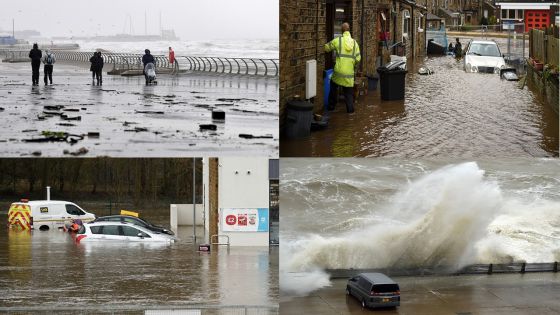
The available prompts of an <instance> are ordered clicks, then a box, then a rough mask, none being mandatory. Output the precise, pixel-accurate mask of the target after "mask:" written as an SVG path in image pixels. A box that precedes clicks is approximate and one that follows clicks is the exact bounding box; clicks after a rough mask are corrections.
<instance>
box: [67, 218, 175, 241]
mask: <svg viewBox="0 0 560 315" xmlns="http://www.w3.org/2000/svg"><path fill="white" fill-rule="evenodd" d="M176 240H177V238H175V237H174V236H172V235H169V234H166V233H158V232H154V231H150V230H148V229H146V228H143V227H141V226H137V225H134V224H130V223H126V222H93V223H84V225H83V226H82V227H81V228H80V230H79V231H78V233H77V234H76V241H77V242H89V241H121V242H175V241H176Z"/></svg>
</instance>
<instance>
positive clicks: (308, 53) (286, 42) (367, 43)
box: [280, 0, 426, 125]
mask: <svg viewBox="0 0 560 315" xmlns="http://www.w3.org/2000/svg"><path fill="white" fill-rule="evenodd" d="M349 2H350V3H351V9H352V20H351V21H348V22H350V24H351V30H350V32H351V34H352V37H353V38H354V39H355V40H356V41H357V42H358V44H359V45H360V50H361V55H362V56H361V57H362V61H361V65H360V67H359V68H358V70H359V72H360V73H359V74H361V75H373V74H375V72H376V69H377V66H378V65H379V64H378V63H377V59H378V58H377V57H378V55H379V48H380V47H379V32H380V31H381V30H380V29H379V28H378V21H377V20H378V18H379V10H381V9H388V12H390V10H389V9H390V8H391V7H392V5H393V1H392V0H351V1H349ZM396 5H397V25H396V26H397V32H396V34H395V28H394V24H393V18H392V16H391V14H390V13H389V14H388V15H389V16H387V18H388V19H389V21H390V26H389V30H388V31H389V32H390V33H391V38H394V39H396V40H397V42H398V41H401V39H402V23H401V18H402V17H401V13H402V12H401V10H400V9H399V7H401V6H403V4H402V3H400V2H396ZM407 7H409V11H410V12H411V15H413V16H414V17H417V16H419V13H420V12H421V10H420V9H419V8H415V9H414V10H411V9H410V8H411V5H409V4H407ZM326 10H327V4H326V0H319V1H317V0H299V1H298V0H282V1H280V124H281V125H283V124H284V119H285V108H286V105H287V103H288V101H290V100H292V99H294V98H296V97H297V96H299V98H300V99H303V98H304V97H305V62H306V61H307V60H313V59H315V60H317V96H316V97H315V98H314V99H313V100H312V101H313V104H314V110H315V112H320V111H322V108H323V107H324V104H323V99H324V95H323V84H324V80H323V72H324V70H325V69H324V65H325V54H324V45H325V43H327V42H328V41H330V40H332V38H326V25H327V24H326V22H327V21H326V15H327V14H326ZM423 12H424V15H425V13H426V12H425V10H423ZM412 20H413V21H412V23H411V31H412V32H415V35H414V42H415V44H414V43H413V42H412V41H411V40H409V41H408V43H407V49H406V52H407V55H408V56H409V57H411V56H412V55H415V56H421V55H424V52H425V42H426V41H425V33H424V32H423V33H419V35H418V34H417V29H418V22H417V20H416V19H414V18H413V19H412ZM423 21H425V17H424V19H423ZM423 24H425V22H423ZM422 28H425V26H424V25H422ZM413 48H414V51H413ZM392 53H393V51H387V50H386V49H384V50H383V51H382V54H383V56H382V60H381V61H380V64H384V63H386V62H387V61H389V55H390V54H392Z"/></svg>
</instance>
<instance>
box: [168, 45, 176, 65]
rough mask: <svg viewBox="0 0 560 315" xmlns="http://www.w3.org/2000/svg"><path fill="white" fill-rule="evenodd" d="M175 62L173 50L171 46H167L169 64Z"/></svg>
mask: <svg viewBox="0 0 560 315" xmlns="http://www.w3.org/2000/svg"><path fill="white" fill-rule="evenodd" d="M174 62H175V51H174V50H173V48H171V46H170V47H169V63H170V64H171V65H173V63H174Z"/></svg>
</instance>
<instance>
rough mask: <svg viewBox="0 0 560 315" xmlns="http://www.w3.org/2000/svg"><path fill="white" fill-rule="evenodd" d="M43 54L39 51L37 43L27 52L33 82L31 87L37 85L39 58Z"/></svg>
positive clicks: (39, 66)
mask: <svg viewBox="0 0 560 315" xmlns="http://www.w3.org/2000/svg"><path fill="white" fill-rule="evenodd" d="M42 57H43V53H42V52H41V50H39V45H37V43H35V44H33V49H31V51H29V58H30V59H31V70H32V76H31V79H32V80H33V85H34V86H35V85H39V69H40V68H41V58H42Z"/></svg>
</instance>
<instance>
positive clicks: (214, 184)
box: [208, 158, 220, 236]
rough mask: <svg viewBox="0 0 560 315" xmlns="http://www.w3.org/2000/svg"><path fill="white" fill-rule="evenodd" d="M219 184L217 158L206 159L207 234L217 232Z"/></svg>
mask: <svg viewBox="0 0 560 315" xmlns="http://www.w3.org/2000/svg"><path fill="white" fill-rule="evenodd" d="M219 184H220V180H219V166H218V158H210V159H208V212H209V214H208V225H209V226H208V230H209V233H208V235H210V236H212V235H216V234H219V231H218V223H219V222H218V209H219Z"/></svg>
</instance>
